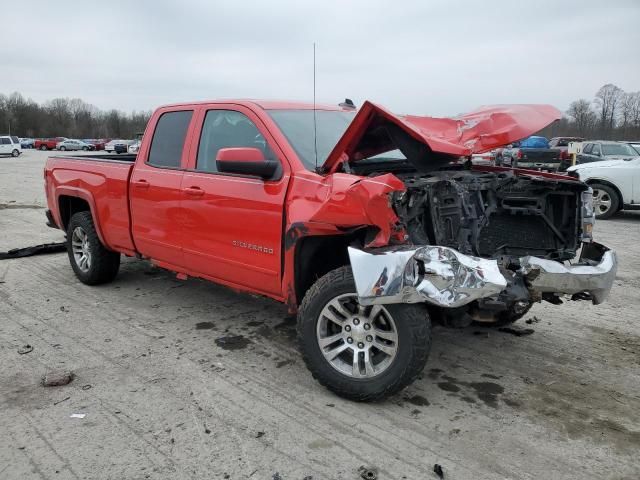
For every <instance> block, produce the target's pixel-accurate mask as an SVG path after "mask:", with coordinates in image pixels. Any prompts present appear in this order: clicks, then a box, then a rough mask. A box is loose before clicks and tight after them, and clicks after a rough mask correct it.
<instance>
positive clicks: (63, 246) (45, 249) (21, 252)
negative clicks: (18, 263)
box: [0, 242, 67, 260]
mask: <svg viewBox="0 0 640 480" xmlns="http://www.w3.org/2000/svg"><path fill="white" fill-rule="evenodd" d="M66 251H67V243H66V242H58V243H43V244H42V245H34V246H33V247H24V248H14V249H12V250H9V251H8V252H0V260H8V259H10V258H22V257H31V256H33V255H42V254H45V253H60V252H66Z"/></svg>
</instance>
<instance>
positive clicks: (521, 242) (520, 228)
mask: <svg viewBox="0 0 640 480" xmlns="http://www.w3.org/2000/svg"><path fill="white" fill-rule="evenodd" d="M555 248H556V244H555V239H554V234H553V232H552V231H551V229H550V228H549V227H548V226H547V224H546V223H545V221H544V220H543V219H542V218H540V217H536V216H532V215H511V214H509V213H506V212H505V213H502V214H495V215H492V216H491V217H490V218H489V224H488V225H486V226H485V227H484V228H483V229H482V230H481V231H480V234H479V238H478V253H479V255H481V256H489V257H491V256H497V255H517V256H523V255H540V254H541V253H546V252H548V251H550V250H554V249H555Z"/></svg>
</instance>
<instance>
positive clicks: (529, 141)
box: [500, 136, 566, 171]
mask: <svg viewBox="0 0 640 480" xmlns="http://www.w3.org/2000/svg"><path fill="white" fill-rule="evenodd" d="M561 153H562V151H561V150H560V149H559V148H550V147H549V141H548V140H547V139H546V138H545V137H539V136H531V137H528V138H525V139H524V140H521V141H520V142H517V143H515V144H511V145H509V146H507V147H506V148H505V149H504V150H503V151H502V155H501V162H500V165H503V166H511V167H513V168H528V169H534V170H546V171H556V170H558V167H560V162H561V157H560V155H561ZM565 153H566V152H565Z"/></svg>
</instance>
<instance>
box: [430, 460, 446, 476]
mask: <svg viewBox="0 0 640 480" xmlns="http://www.w3.org/2000/svg"><path fill="white" fill-rule="evenodd" d="M433 473H435V474H436V475H437V476H438V478H444V471H443V470H442V466H441V465H440V464H438V463H436V464H434V465H433Z"/></svg>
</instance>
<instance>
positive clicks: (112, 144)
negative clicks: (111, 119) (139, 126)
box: [104, 139, 125, 153]
mask: <svg viewBox="0 0 640 480" xmlns="http://www.w3.org/2000/svg"><path fill="white" fill-rule="evenodd" d="M124 142H125V140H121V139H115V140H111V141H109V142H107V143H105V145H104V151H105V152H108V153H114V152H115V150H116V145H124Z"/></svg>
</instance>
